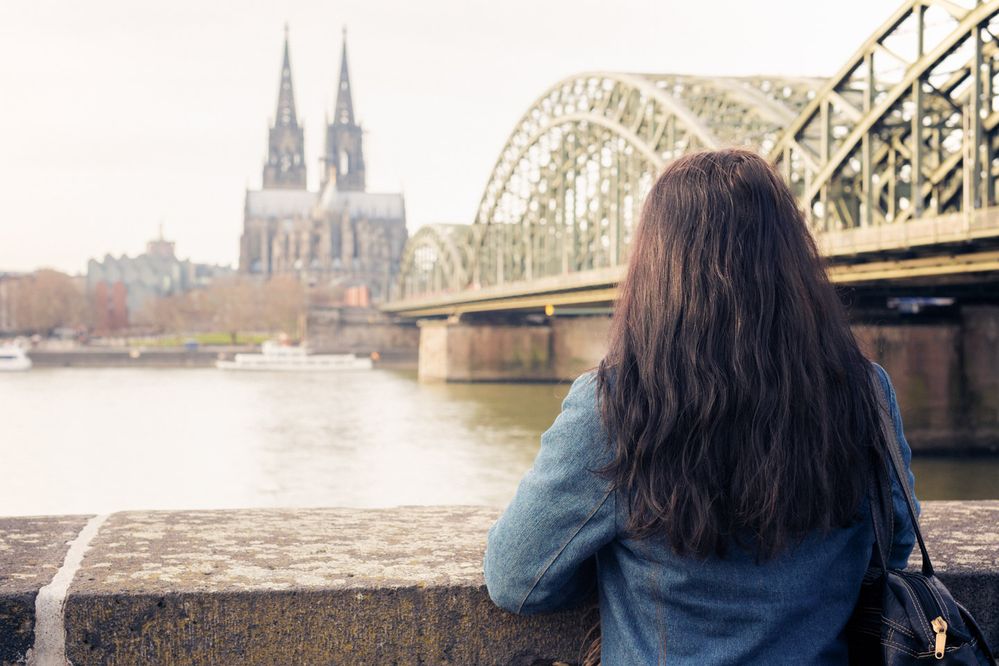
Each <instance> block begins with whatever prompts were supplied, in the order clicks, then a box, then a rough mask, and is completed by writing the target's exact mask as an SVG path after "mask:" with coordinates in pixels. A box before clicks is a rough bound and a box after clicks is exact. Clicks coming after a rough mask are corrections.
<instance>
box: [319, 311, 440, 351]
mask: <svg viewBox="0 0 999 666" xmlns="http://www.w3.org/2000/svg"><path fill="white" fill-rule="evenodd" d="M305 329H306V338H307V339H308V341H309V347H310V348H311V349H313V350H314V351H316V352H322V353H326V352H331V353H343V352H354V353H357V354H364V355H367V354H370V353H371V352H378V353H379V354H380V355H381V356H382V357H383V358H384V357H387V356H391V357H405V358H407V359H412V361H414V362H415V360H416V350H417V348H418V346H419V341H420V332H419V329H417V327H416V323H415V322H413V321H402V320H400V319H398V318H397V317H395V316H393V315H389V314H386V313H384V312H382V311H380V310H377V309H374V308H353V307H351V308H348V307H315V306H314V307H310V308H309V312H308V315H307V317H306V322H305Z"/></svg>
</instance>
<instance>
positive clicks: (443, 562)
mask: <svg viewBox="0 0 999 666" xmlns="http://www.w3.org/2000/svg"><path fill="white" fill-rule="evenodd" d="M498 513H499V512H498V511H497V510H495V509H487V508H482V507H463V506H448V507H401V508H394V509H367V510H360V509H295V510H292V509H287V510H282V509H269V510H263V509H261V510H229V511H185V512H122V513H115V514H110V515H104V516H44V517H15V518H0V664H4V665H7V664H44V665H45V666H48V665H49V664H64V663H65V660H66V659H69V660H70V661H71V662H72V663H73V664H74V665H75V666H84V665H85V664H128V665H130V666H131V665H135V666H140V665H143V664H150V665H152V664H167V663H169V664H178V665H187V664H191V665H193V664H248V665H252V664H261V665H263V664H278V663H282V664H351V663H386V664H515V665H524V666H527V665H532V666H541V665H544V664H556V663H573V662H576V661H577V660H578V656H579V652H580V648H581V646H582V645H583V643H584V636H585V634H586V631H587V630H588V629H589V628H590V627H591V626H592V623H593V621H594V619H595V615H594V614H593V613H592V612H591V611H587V609H576V610H570V611H565V612H561V613H556V614H551V615H541V616H535V617H518V616H514V615H511V614H510V613H507V612H505V611H502V610H500V609H498V608H496V607H495V606H493V604H492V603H491V602H490V600H489V598H488V596H487V594H486V591H485V588H484V585H483V581H482V575H481V563H482V555H483V550H484V545H485V538H486V532H487V530H488V528H489V526H490V525H491V524H492V522H493V521H494V520H495V519H496V517H497V516H498ZM921 523H922V526H923V529H924V532H925V534H926V538H927V545H928V547H929V549H930V553H931V555H932V556H933V559H934V564H935V565H936V568H937V572H938V574H939V576H940V578H941V579H942V580H943V581H944V582H945V583H946V584H947V585H948V586H949V587H950V589H951V591H952V592H953V593H954V595H955V597H956V598H957V599H958V600H959V601H961V602H962V603H964V604H965V605H966V606H967V607H968V608H969V609H970V610H971V611H972V613H973V614H975V616H976V617H977V618H978V619H979V621H980V622H981V623H982V625H983V629H984V630H985V633H986V636H987V637H988V638H989V640H990V641H991V642H992V643H993V644H996V643H999V501H981V502H925V503H924V505H923V518H922V521H921ZM913 566H918V560H917V559H916V557H915V556H914V557H913V559H912V560H911V561H910V567H913Z"/></svg>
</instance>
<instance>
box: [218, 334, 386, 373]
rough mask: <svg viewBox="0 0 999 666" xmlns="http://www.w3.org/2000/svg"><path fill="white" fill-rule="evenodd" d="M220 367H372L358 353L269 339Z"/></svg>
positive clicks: (219, 363)
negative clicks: (315, 349) (258, 348)
mask: <svg viewBox="0 0 999 666" xmlns="http://www.w3.org/2000/svg"><path fill="white" fill-rule="evenodd" d="M215 367H216V368H219V369H220V370H281V371H288V370H309V371H316V370H323V371H330V370H370V369H371V367H372V363H371V359H370V358H358V357H357V356H355V355H354V354H310V353H309V352H308V350H307V349H306V348H305V347H289V346H284V345H280V344H278V343H276V342H271V341H267V342H265V343H264V344H263V348H262V349H261V353H259V354H236V355H235V356H234V357H233V359H232V360H231V361H216V362H215Z"/></svg>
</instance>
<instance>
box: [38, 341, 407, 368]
mask: <svg viewBox="0 0 999 666" xmlns="http://www.w3.org/2000/svg"><path fill="white" fill-rule="evenodd" d="M257 350H258V348H257V347H255V346H246V347H223V348H211V347H208V348H205V347H202V348H199V349H196V350H188V349H182V348H162V347H159V348H149V349H137V348H131V349H127V348H122V349H108V348H94V347H81V348H77V349H31V350H29V351H28V357H29V358H30V359H31V362H32V364H33V365H34V367H36V368H210V367H213V366H214V365H215V361H217V360H219V359H231V358H232V357H233V355H234V354H237V353H240V352H254V351H257ZM320 351H326V350H320ZM330 353H337V352H336V351H331V352H330ZM340 353H355V354H358V355H365V356H366V355H367V354H368V352H359V351H350V352H340ZM380 356H381V359H380V360H379V361H378V362H377V363H376V367H380V368H393V369H405V370H409V369H415V368H416V354H415V353H414V352H408V351H407V352H381V353H380Z"/></svg>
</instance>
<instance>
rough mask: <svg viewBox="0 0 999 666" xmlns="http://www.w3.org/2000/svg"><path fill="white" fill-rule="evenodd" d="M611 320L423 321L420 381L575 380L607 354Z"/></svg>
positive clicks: (597, 317)
mask: <svg viewBox="0 0 999 666" xmlns="http://www.w3.org/2000/svg"><path fill="white" fill-rule="evenodd" d="M609 322H610V318H609V317H604V316H587V317H553V318H549V319H547V320H546V321H545V322H544V323H539V324H533V323H526V322H525V323H502V324H497V323H495V322H475V321H451V320H447V321H443V320H426V321H421V322H420V358H419V371H418V374H419V378H420V381H427V382H434V381H447V382H497V381H498V382H504V381H513V382H516V381H561V380H571V379H575V378H576V377H577V376H579V375H580V374H581V373H583V372H585V371H586V370H588V369H589V368H592V367H594V366H596V364H597V363H599V361H600V359H601V358H603V355H604V352H605V349H606V336H607V328H608V325H609Z"/></svg>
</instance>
